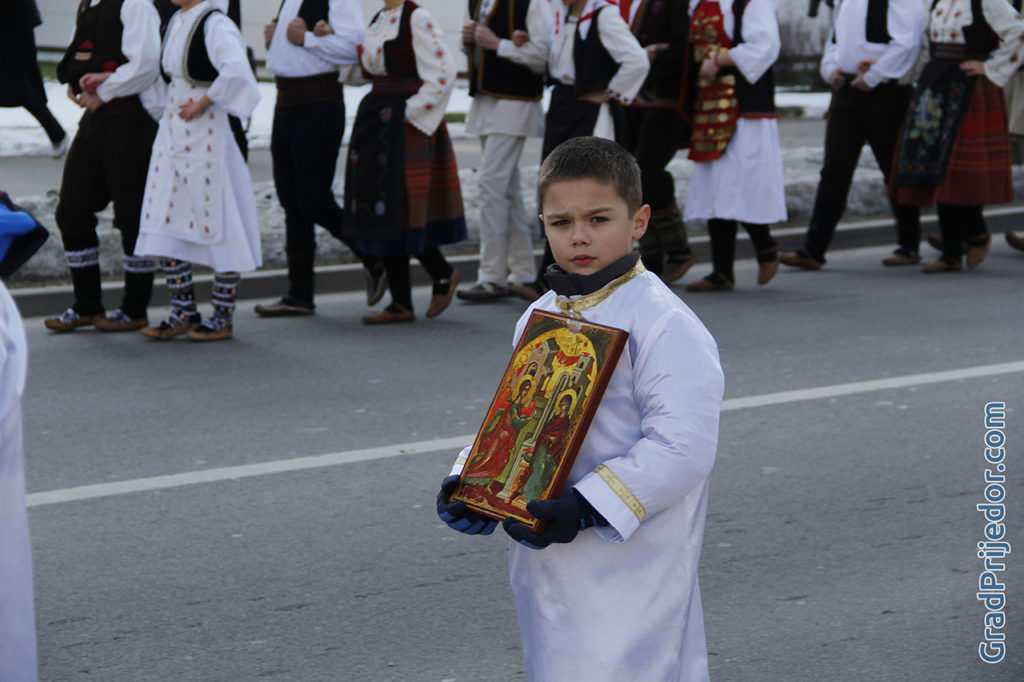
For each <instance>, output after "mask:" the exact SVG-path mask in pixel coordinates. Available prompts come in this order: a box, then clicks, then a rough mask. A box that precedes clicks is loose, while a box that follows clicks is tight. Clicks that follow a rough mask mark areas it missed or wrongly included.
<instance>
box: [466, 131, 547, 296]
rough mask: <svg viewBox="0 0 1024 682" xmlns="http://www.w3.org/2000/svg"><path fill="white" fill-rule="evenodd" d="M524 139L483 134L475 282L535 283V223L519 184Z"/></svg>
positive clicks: (514, 136)
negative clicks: (478, 255)
mask: <svg viewBox="0 0 1024 682" xmlns="http://www.w3.org/2000/svg"><path fill="white" fill-rule="evenodd" d="M525 143H526V138H525V137H520V136H517V135H499V134H493V133H492V134H490V135H484V136H481V138H480V144H481V146H482V147H483V154H482V156H481V157H480V170H479V178H480V182H479V187H480V199H481V202H480V203H481V206H482V208H481V211H480V269H479V271H478V273H477V280H478V281H481V282H493V283H495V284H504V283H505V281H506V280H508V281H510V282H532V281H533V280H534V278H535V277H536V276H537V271H536V264H535V263H534V260H533V236H532V232H533V227H534V226H535V225H536V224H537V221H536V219H534V220H530V217H529V216H528V215H527V214H526V205H525V203H524V202H523V193H522V189H521V188H520V186H519V158H520V156H522V153H523V146H524V145H525Z"/></svg>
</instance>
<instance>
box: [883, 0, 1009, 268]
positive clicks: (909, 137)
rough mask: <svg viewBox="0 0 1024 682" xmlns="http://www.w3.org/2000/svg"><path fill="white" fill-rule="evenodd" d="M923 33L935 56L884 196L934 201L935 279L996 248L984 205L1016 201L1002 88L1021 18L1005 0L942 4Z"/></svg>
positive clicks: (937, 5)
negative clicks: (937, 234)
mask: <svg viewBox="0 0 1024 682" xmlns="http://www.w3.org/2000/svg"><path fill="white" fill-rule="evenodd" d="M927 35H928V39H929V41H930V55H931V59H929V61H928V63H927V64H925V66H924V71H923V72H922V74H921V77H920V78H919V79H918V83H917V87H916V88H915V90H914V95H913V98H912V99H911V103H910V107H909V109H908V110H907V118H906V122H905V124H904V128H903V134H902V136H901V138H900V141H899V148H898V150H897V157H896V161H895V164H896V166H895V168H894V170H893V177H892V180H891V181H890V190H891V192H892V193H893V196H894V197H895V198H896V200H897V201H899V202H901V203H907V204H914V205H917V206H929V205H931V204H933V203H935V204H937V208H938V214H939V228H940V230H941V231H942V256H941V257H940V258H939V259H938V260H936V261H935V262H933V263H929V264H928V265H926V266H925V267H924V272H925V273H929V274H931V273H941V272H955V271H959V270H960V269H961V268H962V263H963V262H966V264H967V267H971V268H973V267H977V266H978V265H980V264H981V262H982V261H983V260H984V259H985V256H986V255H988V250H989V247H990V245H991V243H992V235H991V233H989V231H988V228H987V226H986V225H985V219H984V218H983V217H982V212H981V211H982V207H983V206H987V205H989V204H998V203H1005V202H1009V201H1012V200H1013V182H1012V177H1011V175H1010V141H1009V134H1008V132H1007V114H1006V100H1005V98H1004V96H1003V90H1002V86H1003V85H1005V84H1006V82H1007V81H1008V80H1009V79H1010V77H1011V76H1012V75H1013V74H1014V73H1015V72H1016V71H1017V70H1018V69H1019V68H1020V65H1021V60H1022V58H1024V20H1022V19H1021V16H1020V15H1019V14H1018V13H1017V11H1016V10H1014V9H1013V7H1012V6H1011V5H1010V3H1009V2H1007V1H1006V0H938V1H937V2H935V3H934V4H933V5H932V9H931V13H930V14H929V16H928V23H927ZM965 246H966V252H967V253H966V258H964V247H965Z"/></svg>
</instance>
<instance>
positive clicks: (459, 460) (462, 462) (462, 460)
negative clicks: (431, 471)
mask: <svg viewBox="0 0 1024 682" xmlns="http://www.w3.org/2000/svg"><path fill="white" fill-rule="evenodd" d="M468 459H469V456H468V455H462V456H459V457H456V458H455V464H453V465H452V466H453V467H459V468H462V467H465V466H466V461H467V460H468Z"/></svg>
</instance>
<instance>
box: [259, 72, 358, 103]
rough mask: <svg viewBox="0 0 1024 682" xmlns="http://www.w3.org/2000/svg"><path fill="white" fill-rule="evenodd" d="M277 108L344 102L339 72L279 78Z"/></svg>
mask: <svg viewBox="0 0 1024 682" xmlns="http://www.w3.org/2000/svg"><path fill="white" fill-rule="evenodd" d="M276 80H277V106H279V107H295V106H301V105H303V104H314V103H316V102H343V101H344V99H343V97H342V93H341V83H340V82H338V72H337V71H329V72H327V73H318V74H316V75H315V76H303V77H301V78H286V77H284V76H278V77H277V79H276Z"/></svg>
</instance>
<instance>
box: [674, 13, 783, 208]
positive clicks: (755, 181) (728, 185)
mask: <svg viewBox="0 0 1024 682" xmlns="http://www.w3.org/2000/svg"><path fill="white" fill-rule="evenodd" d="M698 4H699V0H690V14H691V15H692V14H693V11H694V9H695V8H696V7H697V5H698ZM719 4H720V5H721V8H722V15H723V19H724V22H723V23H724V24H725V32H726V33H727V34H728V35H729V38H730V39H731V38H732V34H733V30H734V25H735V21H734V19H733V14H732V3H730V2H728V1H723V2H720V3H719ZM777 4H778V0H750V2H749V3H748V4H747V7H746V9H745V10H744V12H743V40H744V42H742V43H740V44H739V45H737V46H736V47H733V48H732V49H730V50H729V56H731V57H732V59H733V61H735V62H736V67H737V68H738V69H739V71H740V73H742V74H743V77H744V78H746V79H747V80H748V81H750V82H751V83H754V82H756V81H757V80H758V79H760V78H761V76H763V75H764V74H765V72H766V71H768V69H769V68H771V66H772V64H774V63H775V60H776V59H778V57H779V49H780V47H781V42H780V40H779V23H778V20H777V19H776V17H775V7H776V5H777ZM702 218H703V219H707V218H723V219H726V220H739V221H742V222H745V223H756V224H768V223H775V222H781V221H784V220H786V191H785V186H784V184H783V178H782V148H781V146H780V145H779V124H778V120H777V119H775V118H745V117H743V116H742V115H741V116H740V118H739V120H738V121H737V122H736V132H735V133H733V136H732V139H731V140H729V146H728V147H726V149H725V153H724V154H722V156H720V157H719V158H717V159H715V160H714V161H702V162H700V163H695V164H694V165H693V171H692V172H691V174H690V186H689V189H688V190H687V194H686V208H685V209H684V212H683V219H684V220H697V219H702Z"/></svg>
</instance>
